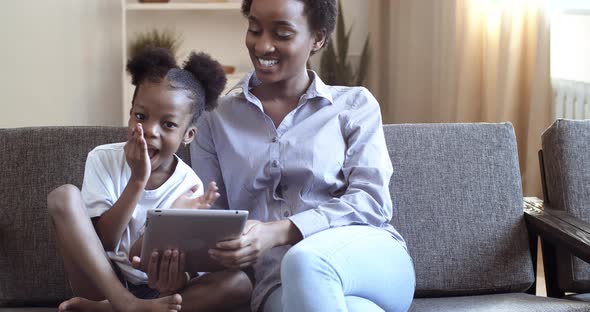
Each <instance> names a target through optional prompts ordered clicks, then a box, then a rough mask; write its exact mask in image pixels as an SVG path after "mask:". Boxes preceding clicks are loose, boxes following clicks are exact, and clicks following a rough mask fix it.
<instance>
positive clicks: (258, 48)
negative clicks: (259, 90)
mask: <svg viewBox="0 0 590 312" xmlns="http://www.w3.org/2000/svg"><path fill="white" fill-rule="evenodd" d="M304 9H305V4H304V3H303V2H301V1H298V0H253V1H252V6H251V7H250V15H249V16H248V32H247V34H246V47H247V48H248V51H249V53H250V58H251V60H252V63H253V64H254V69H255V70H256V77H257V78H258V79H259V80H261V81H262V82H264V83H273V82H279V81H285V80H290V79H294V78H295V79H297V78H298V77H307V73H306V63H307V60H308V58H309V55H310V53H311V51H312V50H314V49H319V47H320V46H321V43H322V42H323V36H322V35H321V34H320V33H318V32H312V31H311V29H310V28H309V23H308V20H307V16H305V15H304ZM318 41H320V43H318Z"/></svg>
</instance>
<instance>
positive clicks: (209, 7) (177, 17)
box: [121, 0, 251, 124]
mask: <svg viewBox="0 0 590 312" xmlns="http://www.w3.org/2000/svg"><path fill="white" fill-rule="evenodd" d="M240 7H241V1H237V0H228V1H223V0H217V1H202V0H199V1H195V0H193V1H192V2H191V0H176V1H175V0H172V2H168V3H139V2H138V1H137V0H121V8H122V14H121V16H122V29H123V30H122V34H121V40H122V43H123V44H122V47H123V49H122V54H121V59H122V62H121V72H122V76H123V84H124V85H123V95H122V100H123V107H122V114H123V121H124V124H126V123H127V120H128V117H129V110H130V108H131V98H132V96H133V90H134V87H133V86H132V85H131V78H130V77H129V75H128V74H127V72H126V71H125V66H126V64H127V60H128V58H127V45H128V43H129V39H130V38H131V37H132V36H134V35H135V34H136V33H139V32H145V31H149V30H151V29H159V30H172V31H174V32H175V33H178V34H180V35H181V36H182V38H183V43H182V45H181V46H180V48H179V51H178V53H177V54H178V55H177V61H178V63H179V64H181V63H182V62H184V60H185V59H186V56H188V53H189V52H190V51H193V50H194V51H204V52H206V53H209V54H210V55H211V56H212V57H213V58H215V59H217V60H218V61H219V62H220V63H222V64H223V65H231V66H234V67H235V68H236V73H234V74H230V75H227V78H228V83H227V86H226V91H227V90H229V89H230V88H231V87H233V86H234V85H235V84H236V83H237V82H238V81H239V79H240V78H241V77H242V76H243V75H244V73H245V72H247V71H249V70H250V68H251V63H250V59H249V56H248V53H247V50H246V48H245V47H244V34H245V32H246V27H247V26H246V25H247V21H246V19H245V18H243V16H242V14H241V12H240ZM224 92H225V91H224Z"/></svg>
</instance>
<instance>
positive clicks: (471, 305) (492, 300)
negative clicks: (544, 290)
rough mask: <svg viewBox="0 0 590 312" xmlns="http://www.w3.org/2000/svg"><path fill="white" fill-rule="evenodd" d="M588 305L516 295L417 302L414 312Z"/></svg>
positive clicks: (530, 311)
mask: <svg viewBox="0 0 590 312" xmlns="http://www.w3.org/2000/svg"><path fill="white" fill-rule="evenodd" d="M589 310H590V306H589V305H588V304H587V303H582V302H575V301H569V300H563V299H555V298H546V297H536V296H533V295H528V294H522V293H513V294H496V295H485V296H465V297H451V298H448V297H447V298H423V299H422V298H421V299H415V300H414V302H413V303H412V307H411V308H410V312H426V311H437V312H537V311H538V312H541V311H552V312H562V311H563V312H565V311H571V312H573V311H577V312H587V311H589Z"/></svg>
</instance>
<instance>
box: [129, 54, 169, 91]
mask: <svg viewBox="0 0 590 312" xmlns="http://www.w3.org/2000/svg"><path fill="white" fill-rule="evenodd" d="M172 68H178V65H176V60H175V59H174V56H173V55H172V53H170V51H169V50H167V49H164V48H155V47H151V46H148V47H146V48H145V49H143V50H142V51H141V52H140V53H139V54H138V55H137V56H135V57H134V58H132V59H130V60H129V62H128V63H127V72H129V74H131V83H132V84H133V85H134V86H139V85H140V84H141V83H142V82H144V81H145V80H146V79H147V80H149V81H152V82H159V81H161V80H162V79H163V78H164V77H166V74H167V73H168V71H169V70H170V69H172Z"/></svg>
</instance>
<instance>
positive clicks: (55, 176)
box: [0, 127, 190, 306]
mask: <svg viewBox="0 0 590 312" xmlns="http://www.w3.org/2000/svg"><path fill="white" fill-rule="evenodd" d="M125 140H126V128H124V127H36V128H15V129H0V150H1V151H2V152H1V153H0V163H1V164H2V170H1V171H0V172H1V174H0V306H3V305H4V306H5V305H10V306H18V305H29V306H30V305H44V304H56V303H59V302H60V301H62V300H64V299H66V298H69V297H71V295H72V294H71V292H70V289H69V285H68V283H67V277H66V275H65V273H64V269H63V264H62V259H61V256H60V254H59V251H58V250H57V247H56V243H55V236H54V231H53V228H52V225H51V224H50V221H49V219H48V214H47V194H48V193H49V192H50V191H51V190H53V189H54V188H56V187H58V186H60V185H62V184H66V183H70V184H74V185H76V186H78V187H81V185H82V179H83V177H84V165H85V162H86V156H87V154H88V152H89V151H90V150H92V149H93V148H94V147H95V146H97V145H101V144H106V143H114V142H122V141H125ZM187 152H188V149H185V148H183V149H182V150H181V151H180V156H181V157H182V158H183V159H190V158H189V157H188V153H187Z"/></svg>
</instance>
